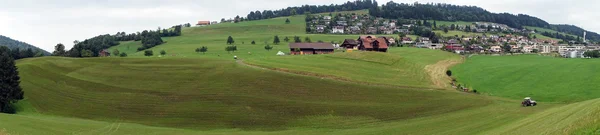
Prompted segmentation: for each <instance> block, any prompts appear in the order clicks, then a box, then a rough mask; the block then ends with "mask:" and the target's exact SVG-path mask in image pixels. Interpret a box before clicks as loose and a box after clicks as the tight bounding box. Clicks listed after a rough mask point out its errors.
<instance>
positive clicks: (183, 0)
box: [0, 0, 600, 52]
mask: <svg viewBox="0 0 600 135" xmlns="http://www.w3.org/2000/svg"><path fill="white" fill-rule="evenodd" d="M346 1H347V0H329V1H326V0H0V35H4V36H8V37H11V38H13V39H16V40H20V41H24V42H27V43H30V44H32V45H35V46H38V47H40V48H42V49H44V50H47V51H49V52H52V51H53V50H54V45H56V44H57V43H63V44H65V46H66V47H67V49H70V48H71V47H72V46H73V41H74V40H84V39H86V38H90V37H93V36H97V35H100V34H107V33H109V34H115V33H117V32H119V31H124V32H127V33H131V32H136V31H140V30H145V29H152V30H154V29H157V28H158V27H170V26H173V25H176V24H183V23H192V24H194V22H196V21H198V20H220V18H231V17H233V16H235V15H240V16H246V15H247V13H249V12H250V11H256V10H260V11H262V10H265V9H271V10H272V9H280V8H284V7H288V6H299V5H303V4H310V5H314V4H318V5H322V4H327V5H329V4H331V3H334V4H342V3H344V2H346ZM388 1H390V0H379V1H378V2H379V4H384V3H386V2H388ZM394 1H395V2H402V3H414V2H415V1H416V0H394ZM419 2H420V3H429V2H434V3H450V4H457V5H474V6H479V7H482V8H484V9H487V10H488V11H491V12H496V13H497V12H508V13H513V14H517V13H524V14H529V15H532V16H536V17H539V18H541V19H544V20H546V21H548V22H549V23H551V24H574V25H577V26H580V27H582V28H584V29H586V30H590V31H594V32H600V25H597V23H598V22H599V21H600V14H598V13H599V10H597V9H596V8H598V7H597V6H598V5H600V1H598V0H419Z"/></svg>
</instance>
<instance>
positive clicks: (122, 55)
mask: <svg viewBox="0 0 600 135" xmlns="http://www.w3.org/2000/svg"><path fill="white" fill-rule="evenodd" d="M119 56H121V57H127V53H125V52H122V53H121V54H119Z"/></svg>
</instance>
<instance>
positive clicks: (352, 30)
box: [350, 26, 361, 34]
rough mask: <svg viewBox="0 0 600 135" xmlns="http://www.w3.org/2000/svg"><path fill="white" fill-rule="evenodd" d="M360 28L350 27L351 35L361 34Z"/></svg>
mask: <svg viewBox="0 0 600 135" xmlns="http://www.w3.org/2000/svg"><path fill="white" fill-rule="evenodd" d="M360 31H361V30H360V27H358V26H350V34H360Z"/></svg>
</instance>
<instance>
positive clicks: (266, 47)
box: [265, 45, 273, 51]
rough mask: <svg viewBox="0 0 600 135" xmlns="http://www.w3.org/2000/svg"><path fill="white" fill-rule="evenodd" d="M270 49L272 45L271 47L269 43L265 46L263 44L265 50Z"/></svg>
mask: <svg viewBox="0 0 600 135" xmlns="http://www.w3.org/2000/svg"><path fill="white" fill-rule="evenodd" d="M271 49H273V47H272V46H270V45H266V46H265V50H267V51H271Z"/></svg>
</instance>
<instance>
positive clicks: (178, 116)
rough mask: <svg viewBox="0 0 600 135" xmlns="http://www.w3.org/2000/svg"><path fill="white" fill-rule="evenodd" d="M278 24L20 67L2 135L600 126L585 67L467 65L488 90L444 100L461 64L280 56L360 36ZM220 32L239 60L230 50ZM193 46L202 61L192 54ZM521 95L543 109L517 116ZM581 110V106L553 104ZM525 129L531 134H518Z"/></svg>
mask: <svg viewBox="0 0 600 135" xmlns="http://www.w3.org/2000/svg"><path fill="white" fill-rule="evenodd" d="M286 19H287V17H282V18H274V19H269V20H260V21H249V22H241V23H237V24H234V23H225V24H217V25H211V26H207V27H193V28H185V29H183V35H182V36H179V37H169V38H164V40H165V41H167V43H165V44H163V45H160V46H157V47H154V48H151V49H150V50H154V51H155V54H158V52H159V51H160V50H165V51H167V53H168V55H166V56H161V57H158V56H152V57H145V56H142V52H135V50H132V49H137V46H139V45H140V43H139V42H123V43H121V45H119V46H116V47H113V48H111V49H117V48H118V49H119V50H120V51H122V52H127V53H129V56H130V57H128V58H120V57H112V58H85V59H73V58H60V57H45V58H34V59H23V60H19V61H18V62H17V63H18V64H17V66H18V67H19V70H20V75H21V77H22V80H21V81H22V83H21V85H22V87H23V89H24V91H25V93H26V99H25V100H24V101H22V102H19V104H18V107H19V108H18V110H19V113H18V114H16V115H6V114H0V120H2V121H10V122H0V134H298V135H305V134H344V135H346V134H357V135H363V134H444V135H446V134H494V133H495V134H503V133H506V134H521V133H534V134H535V133H549V134H565V133H566V134H568V133H579V132H581V133H594V132H596V131H597V130H598V129H599V128H598V127H600V126H599V125H598V124H597V122H596V121H595V120H596V119H597V114H598V112H599V111H598V108H597V107H595V108H594V106H597V104H598V100H597V99H596V100H593V99H594V98H598V97H599V96H598V92H594V91H590V90H593V89H595V88H597V87H598V86H597V85H596V84H594V83H593V82H597V81H598V80H597V79H596V78H594V77H593V76H597V75H596V74H597V73H596V72H593V71H594V69H595V68H594V65H598V63H597V62H596V61H594V60H583V59H580V60H577V59H569V60H567V59H555V58H550V57H540V56H515V57H491V56H475V57H472V58H470V59H469V60H468V61H467V62H466V63H465V64H462V65H459V66H456V67H455V68H454V69H453V71H454V74H455V75H456V77H458V80H459V81H460V82H464V83H467V84H469V86H473V87H475V88H477V89H478V90H479V91H482V92H484V93H486V94H481V95H480V94H472V93H462V92H457V91H453V90H439V89H440V88H446V85H448V78H447V77H446V76H445V69H446V68H447V67H449V66H452V65H454V64H457V63H459V62H462V59H461V57H460V56H458V55H455V54H452V53H447V52H443V51H439V50H429V49H418V48H391V49H390V50H389V52H388V53H375V52H351V53H343V52H340V51H338V52H337V53H335V54H329V55H312V56H276V55H275V54H276V53H277V51H283V52H289V48H288V46H287V43H286V42H283V39H284V38H285V37H288V38H290V39H291V40H293V36H300V37H301V38H302V39H304V37H310V38H311V40H312V41H313V42H317V41H319V40H322V41H324V42H331V41H335V42H338V43H339V42H341V41H343V39H346V38H351V39H356V38H357V37H358V35H323V34H315V35H313V34H303V33H305V32H304V26H305V24H304V17H303V16H293V17H289V19H290V20H291V22H292V23H291V24H285V20H286ZM438 25H439V24H438ZM275 35H279V37H280V39H281V40H282V43H280V44H279V45H273V44H272V41H273V36H275ZM227 36H232V37H233V38H234V40H235V45H237V46H238V51H237V52H231V53H228V52H226V51H225V49H224V48H225V46H227V45H226V39H227ZM394 36H396V35H394ZM452 36H453V35H452ZM253 40H254V41H255V42H256V43H257V44H256V45H252V44H250V42H251V41H253ZM265 42H266V43H265ZM265 44H271V45H273V46H274V48H273V50H271V51H267V50H264V45H265ZM201 46H207V47H208V52H207V53H206V54H198V53H195V52H194V50H195V49H196V48H199V47H201ZM121 49H122V50H121ZM233 56H238V57H239V58H240V59H241V60H240V61H235V60H233V59H232V57H233ZM246 64H249V65H246ZM253 65H254V66H259V67H265V69H263V68H257V67H253ZM553 67H556V68H553ZM574 69H576V70H574ZM280 71H285V72H280ZM290 72H291V73H290ZM298 74H301V75H298ZM540 78H543V79H540ZM532 84H534V85H532ZM433 88H437V89H435V90H433ZM489 95H492V96H489ZM494 96H500V97H494ZM524 96H532V97H534V98H535V99H536V100H538V101H540V106H537V107H521V106H520V105H519V103H520V100H521V99H522V98H523V97H524ZM584 100H590V101H584ZM577 101H584V102H580V103H572V104H565V103H557V102H577ZM555 114H556V115H555ZM563 122H564V123H563ZM532 124H535V125H540V126H539V127H532V130H531V131H526V130H527V128H524V127H523V125H532Z"/></svg>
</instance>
